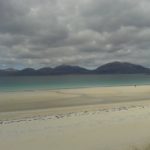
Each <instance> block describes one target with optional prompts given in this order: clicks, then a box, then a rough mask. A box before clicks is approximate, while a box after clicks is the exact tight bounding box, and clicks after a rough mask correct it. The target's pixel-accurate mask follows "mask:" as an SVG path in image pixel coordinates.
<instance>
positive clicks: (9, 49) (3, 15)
mask: <svg viewBox="0 0 150 150" xmlns="http://www.w3.org/2000/svg"><path fill="white" fill-rule="evenodd" d="M149 57H150V1H149V0H0V68H25V67H32V68H40V67H44V66H49V67H54V66H57V65H62V64H66V65H79V66H82V67H86V68H96V67H98V66H100V65H102V64H105V63H108V62H112V61H124V62H131V63H136V64H141V65H144V66H146V67H150V59H149Z"/></svg>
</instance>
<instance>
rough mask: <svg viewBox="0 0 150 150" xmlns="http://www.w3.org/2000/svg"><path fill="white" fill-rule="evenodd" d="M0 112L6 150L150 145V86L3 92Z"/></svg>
mask: <svg viewBox="0 0 150 150" xmlns="http://www.w3.org/2000/svg"><path fill="white" fill-rule="evenodd" d="M74 101H76V102H74ZM42 102H43V103H44V105H42V106H41V105H39V104H42ZM13 103H15V104H13ZM37 103H38V104H37ZM46 103H47V105H46ZM1 104H2V105H1ZM11 105H12V107H11ZM29 106H30V107H29ZM0 110H1V112H0V120H1V121H0V147H1V149H3V150H26V149H28V150H41V149H43V150H126V149H127V150H130V149H132V148H133V147H134V146H137V147H142V146H143V145H145V144H149V142H150V130H149V127H150V86H138V87H136V88H135V87H133V86H122V87H103V88H102V87H101V88H83V89H62V90H49V91H28V92H27V91H26V92H20V93H18V92H9V93H0Z"/></svg>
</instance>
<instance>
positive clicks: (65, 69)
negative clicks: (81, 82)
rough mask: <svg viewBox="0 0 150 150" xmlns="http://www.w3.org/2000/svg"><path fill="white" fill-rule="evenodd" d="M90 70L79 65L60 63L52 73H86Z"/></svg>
mask: <svg viewBox="0 0 150 150" xmlns="http://www.w3.org/2000/svg"><path fill="white" fill-rule="evenodd" d="M89 72H90V70H87V69H85V68H82V67H79V66H69V65H61V66H57V67H56V68H54V69H53V71H52V74H86V73H89Z"/></svg>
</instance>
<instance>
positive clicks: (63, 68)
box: [0, 62, 150, 76]
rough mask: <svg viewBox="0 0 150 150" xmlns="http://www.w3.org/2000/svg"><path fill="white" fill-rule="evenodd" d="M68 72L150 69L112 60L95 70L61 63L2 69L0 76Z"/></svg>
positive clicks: (149, 72)
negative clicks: (49, 65) (35, 67)
mask: <svg viewBox="0 0 150 150" xmlns="http://www.w3.org/2000/svg"><path fill="white" fill-rule="evenodd" d="M67 74H150V69H149V68H145V67H143V66H141V65H136V64H131V63H128V62H111V63H107V64H105V65H102V66H100V67H98V68H96V69H95V70H88V69H85V68H82V67H79V66H69V65H60V66H57V67H55V68H50V67H44V68H40V69H37V70H35V69H33V68H25V69H23V70H15V69H5V70H0V76H41V75H67Z"/></svg>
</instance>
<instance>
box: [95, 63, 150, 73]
mask: <svg viewBox="0 0 150 150" xmlns="http://www.w3.org/2000/svg"><path fill="white" fill-rule="evenodd" d="M94 72H95V73H98V74H139V73H150V69H149V68H145V67H143V66H141V65H135V64H131V63H127V62H112V63H108V64H105V65H102V66H100V67H98V68H97V69H96V70H94Z"/></svg>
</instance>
